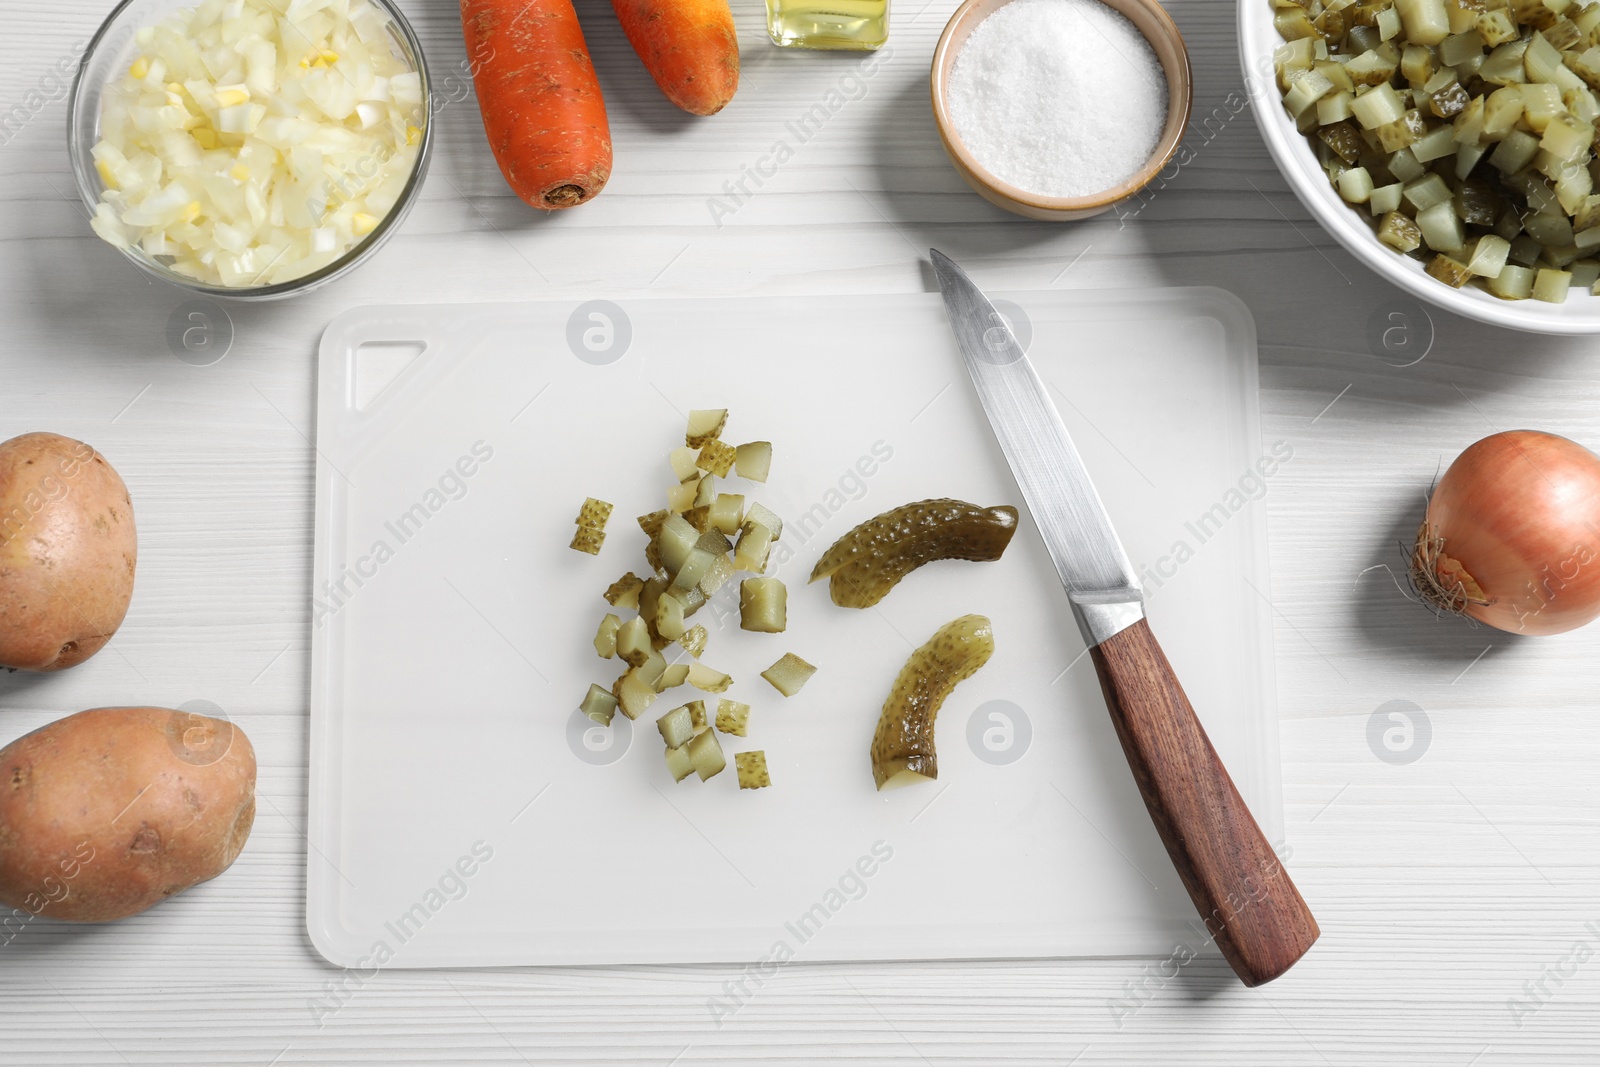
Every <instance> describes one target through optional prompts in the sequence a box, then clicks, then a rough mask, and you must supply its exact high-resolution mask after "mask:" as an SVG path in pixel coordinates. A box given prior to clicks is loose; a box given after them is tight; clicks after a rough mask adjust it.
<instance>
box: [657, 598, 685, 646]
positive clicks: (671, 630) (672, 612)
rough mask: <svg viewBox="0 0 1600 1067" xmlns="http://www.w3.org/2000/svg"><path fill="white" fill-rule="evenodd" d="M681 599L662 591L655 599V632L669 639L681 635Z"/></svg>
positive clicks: (672, 639)
mask: <svg viewBox="0 0 1600 1067" xmlns="http://www.w3.org/2000/svg"><path fill="white" fill-rule="evenodd" d="M685 629H686V627H685V626H684V624H683V601H681V600H679V599H678V598H677V597H675V596H673V595H672V594H671V593H663V594H662V595H661V597H660V599H658V600H657V601H656V633H658V634H660V635H661V636H662V637H665V638H666V639H667V640H669V641H676V640H677V639H678V638H680V637H682V636H683V633H684V630H685Z"/></svg>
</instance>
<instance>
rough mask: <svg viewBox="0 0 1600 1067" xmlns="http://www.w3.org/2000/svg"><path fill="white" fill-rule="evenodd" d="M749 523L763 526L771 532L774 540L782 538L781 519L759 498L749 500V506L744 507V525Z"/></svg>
mask: <svg viewBox="0 0 1600 1067" xmlns="http://www.w3.org/2000/svg"><path fill="white" fill-rule="evenodd" d="M751 523H754V524H756V525H757V526H765V527H766V528H767V529H768V530H769V531H770V532H771V533H772V539H773V540H774V541H778V540H781V539H782V538H783V520H782V519H780V518H778V513H777V512H775V511H773V510H772V509H771V508H769V507H767V506H766V505H765V504H763V503H761V501H759V500H754V501H751V503H750V506H749V507H748V508H746V509H745V512H744V525H745V526H748V525H750V524H751ZM743 528H744V527H743V526H741V527H740V529H743Z"/></svg>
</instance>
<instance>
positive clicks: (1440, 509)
mask: <svg viewBox="0 0 1600 1067" xmlns="http://www.w3.org/2000/svg"><path fill="white" fill-rule="evenodd" d="M1411 580H1412V583H1413V585H1415V586H1416V589H1417V592H1418V593H1419V594H1420V595H1421V596H1422V597H1423V599H1424V600H1425V601H1427V602H1428V603H1430V604H1432V605H1433V606H1434V607H1436V608H1439V609H1441V610H1443V611H1449V612H1454V613H1457V614H1461V615H1466V616H1468V617H1469V618H1473V619H1477V620H1478V621H1479V622H1483V623H1487V624H1488V625H1490V626H1493V627H1496V628H1498V629H1501V630H1507V631H1509V632H1511V633H1522V634H1558V633H1564V632H1566V631H1568V630H1573V629H1576V628H1578V627H1579V626H1582V625H1583V624H1584V623H1587V622H1589V621H1590V620H1592V619H1593V618H1595V616H1597V615H1600V456H1596V455H1595V454H1594V453H1593V452H1590V451H1589V450H1588V449H1587V448H1584V447H1583V446H1582V445H1580V444H1578V443H1576V442H1575V441H1569V440H1567V439H1566V438H1565V437H1558V436H1556V435H1555V434H1549V433H1540V432H1539V431H1537V430H1510V431H1507V432H1506V433H1497V434H1494V435H1493V436H1491V437H1485V438H1484V439H1483V440H1481V441H1479V442H1478V443H1477V444H1475V445H1473V446H1472V447H1470V448H1468V449H1467V450H1466V451H1465V452H1463V453H1461V455H1460V456H1458V457H1457V458H1456V461H1455V462H1454V463H1452V464H1451V465H1450V469H1449V470H1447V471H1445V474H1444V477H1443V478H1442V479H1440V481H1439V484H1438V486H1437V487H1436V488H1435V489H1434V491H1433V495H1432V496H1431V497H1430V498H1429V500H1428V511H1427V515H1426V516H1425V517H1424V519H1423V521H1422V528H1421V530H1419V531H1418V533H1417V544H1416V548H1415V550H1414V551H1413V553H1412V557H1411Z"/></svg>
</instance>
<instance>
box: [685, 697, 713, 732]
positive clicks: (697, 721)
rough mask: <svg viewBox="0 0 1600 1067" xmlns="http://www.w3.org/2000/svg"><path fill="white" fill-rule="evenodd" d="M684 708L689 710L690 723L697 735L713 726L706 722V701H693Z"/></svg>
mask: <svg viewBox="0 0 1600 1067" xmlns="http://www.w3.org/2000/svg"><path fill="white" fill-rule="evenodd" d="M684 707H686V708H688V709H689V722H690V723H691V724H692V725H693V726H694V732H695V733H699V732H700V731H701V730H704V729H706V728H707V727H709V726H710V725H711V724H710V723H708V722H707V721H706V702H705V701H704V700H691V701H689V703H687V704H685V705H684Z"/></svg>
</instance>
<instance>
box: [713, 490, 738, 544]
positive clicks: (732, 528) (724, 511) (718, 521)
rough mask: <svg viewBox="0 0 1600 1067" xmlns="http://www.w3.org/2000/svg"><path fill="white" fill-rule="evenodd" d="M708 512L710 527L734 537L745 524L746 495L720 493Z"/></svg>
mask: <svg viewBox="0 0 1600 1067" xmlns="http://www.w3.org/2000/svg"><path fill="white" fill-rule="evenodd" d="M707 512H708V515H707V521H708V523H709V525H710V526H712V527H713V528H715V529H717V530H721V531H722V532H723V533H725V534H727V535H728V536H729V537H732V536H733V535H734V534H736V533H738V532H739V527H740V525H742V524H743V523H744V494H743V493H718V494H717V498H716V499H715V500H713V501H712V502H711V506H710V508H708V509H707Z"/></svg>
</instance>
